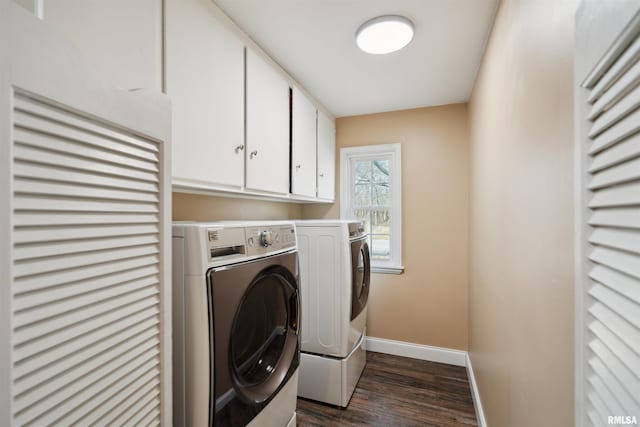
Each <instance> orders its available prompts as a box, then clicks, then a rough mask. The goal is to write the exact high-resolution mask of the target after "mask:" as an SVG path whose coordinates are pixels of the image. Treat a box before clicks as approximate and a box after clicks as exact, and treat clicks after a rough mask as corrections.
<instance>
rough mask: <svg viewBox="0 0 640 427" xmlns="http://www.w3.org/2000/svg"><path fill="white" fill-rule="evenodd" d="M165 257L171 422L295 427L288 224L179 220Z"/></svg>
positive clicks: (293, 286) (295, 301)
mask: <svg viewBox="0 0 640 427" xmlns="http://www.w3.org/2000/svg"><path fill="white" fill-rule="evenodd" d="M173 260H174V262H173V332H174V336H173V390H174V393H173V402H174V407H173V409H174V425H176V426H198V427H199V426H244V425H250V426H278V427H284V426H294V425H295V419H296V417H295V408H296V391H297V386H298V366H299V361H300V357H299V352H300V343H299V333H300V329H299V324H300V322H299V320H300V319H299V317H300V309H299V305H300V299H299V298H300V297H299V295H300V292H299V287H298V286H299V274H298V257H297V244H296V235H295V226H294V224H293V223H290V222H261V223H256V222H217V223H179V222H177V223H174V225H173Z"/></svg>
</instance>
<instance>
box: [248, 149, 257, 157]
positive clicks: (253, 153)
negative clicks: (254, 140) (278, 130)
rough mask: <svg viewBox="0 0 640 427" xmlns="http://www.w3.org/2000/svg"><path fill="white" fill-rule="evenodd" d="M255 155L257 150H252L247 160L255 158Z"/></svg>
mask: <svg viewBox="0 0 640 427" xmlns="http://www.w3.org/2000/svg"><path fill="white" fill-rule="evenodd" d="M257 155H258V150H253V151H252V152H251V154H249V158H250V159H253V158H254V157H256V156H257Z"/></svg>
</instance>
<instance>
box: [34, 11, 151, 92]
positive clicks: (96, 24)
mask: <svg viewBox="0 0 640 427" xmlns="http://www.w3.org/2000/svg"><path fill="white" fill-rule="evenodd" d="M23 3H24V2H23ZM42 11H43V19H44V21H45V22H46V23H47V24H49V25H50V26H51V27H53V28H54V29H55V30H56V31H58V32H59V33H61V34H62V35H63V36H64V37H65V38H66V39H67V40H69V41H70V42H71V43H72V44H73V45H75V47H76V48H78V50H80V52H81V53H82V55H84V57H85V58H86V59H87V60H88V61H89V62H90V63H91V64H92V65H93V66H94V67H95V69H96V70H98V72H100V73H102V75H103V76H105V78H106V79H107V80H109V81H111V82H113V83H115V84H116V85H118V86H120V87H122V88H125V89H134V88H145V89H155V90H157V91H161V90H162V0H136V1H131V0H109V1H86V0H42Z"/></svg>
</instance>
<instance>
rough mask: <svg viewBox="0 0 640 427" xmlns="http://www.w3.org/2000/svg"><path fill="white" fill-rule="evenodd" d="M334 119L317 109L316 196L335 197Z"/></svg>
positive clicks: (329, 198)
mask: <svg viewBox="0 0 640 427" xmlns="http://www.w3.org/2000/svg"><path fill="white" fill-rule="evenodd" d="M335 157H336V126H335V121H334V120H333V119H332V118H331V117H329V116H328V115H326V114H325V113H323V112H322V111H321V110H318V198H319V199H324V200H334V199H335V170H336V160H335Z"/></svg>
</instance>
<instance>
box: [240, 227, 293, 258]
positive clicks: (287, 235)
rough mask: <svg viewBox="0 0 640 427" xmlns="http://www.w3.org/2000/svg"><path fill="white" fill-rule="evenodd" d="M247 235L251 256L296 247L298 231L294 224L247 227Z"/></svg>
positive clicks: (248, 250)
mask: <svg viewBox="0 0 640 427" xmlns="http://www.w3.org/2000/svg"><path fill="white" fill-rule="evenodd" d="M245 235H246V245H247V253H248V255H250V256H251V255H264V254H266V253H269V252H274V251H281V250H283V249H289V248H295V247H296V231H295V227H294V226H293V225H282V226H265V227H260V226H255V227H247V228H246V229H245Z"/></svg>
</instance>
